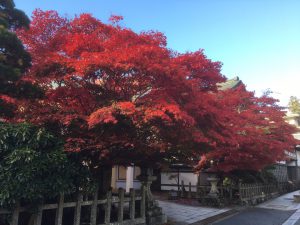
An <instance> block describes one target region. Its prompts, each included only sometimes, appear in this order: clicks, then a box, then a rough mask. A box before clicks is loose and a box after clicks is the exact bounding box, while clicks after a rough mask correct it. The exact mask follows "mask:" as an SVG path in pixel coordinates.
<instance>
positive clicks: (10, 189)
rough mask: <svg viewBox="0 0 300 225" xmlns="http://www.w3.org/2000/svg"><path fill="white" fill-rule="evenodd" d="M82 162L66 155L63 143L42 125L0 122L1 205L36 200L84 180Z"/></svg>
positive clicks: (66, 191) (67, 190)
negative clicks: (74, 160)
mask: <svg viewBox="0 0 300 225" xmlns="http://www.w3.org/2000/svg"><path fill="white" fill-rule="evenodd" d="M88 177H89V174H88V172H87V170H86V169H85V168H84V166H83V165H82V164H80V163H75V162H73V161H71V160H70V159H68V158H67V155H66V154H65V153H64V152H63V143H62V142H61V141H60V140H59V139H58V138H56V137H54V136H53V135H51V134H50V133H49V132H47V131H46V130H45V129H43V128H39V127H35V126H32V125H29V124H8V123H0V187H1V188H0V206H11V205H13V204H15V202H16V201H20V200H21V201H25V202H29V203H32V202H38V201H40V200H42V199H44V198H52V197H55V196H57V195H58V194H59V193H61V192H65V193H71V192H74V191H76V187H79V186H82V184H87V183H88V182H87V179H88Z"/></svg>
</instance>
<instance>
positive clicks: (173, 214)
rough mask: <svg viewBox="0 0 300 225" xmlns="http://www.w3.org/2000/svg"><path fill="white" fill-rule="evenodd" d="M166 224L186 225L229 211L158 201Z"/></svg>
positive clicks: (226, 209) (227, 209)
mask: <svg viewBox="0 0 300 225" xmlns="http://www.w3.org/2000/svg"><path fill="white" fill-rule="evenodd" d="M158 203H159V206H160V207H162V209H163V212H164V213H165V214H166V215H167V217H168V222H169V223H170V224H172V225H173V224H174V225H187V224H192V223H195V222H198V221H200V220H204V219H207V218H209V217H212V216H216V215H218V214H221V213H224V212H227V211H229V210H230V209H229V208H223V209H217V208H208V207H200V206H188V205H181V204H177V203H173V202H169V201H158Z"/></svg>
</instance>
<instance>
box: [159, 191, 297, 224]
mask: <svg viewBox="0 0 300 225" xmlns="http://www.w3.org/2000/svg"><path fill="white" fill-rule="evenodd" d="M294 194H300V192H299V191H295V192H291V193H288V194H285V195H282V196H279V197H277V198H275V199H272V200H269V201H267V202H264V203H262V204H260V205H257V206H256V207H255V208H257V209H259V208H262V209H273V210H280V211H289V212H291V211H294V212H292V214H289V215H288V214H287V217H286V218H284V219H283V222H282V225H300V203H296V202H294V201H293V195H294ZM158 203H159V205H160V206H161V207H162V209H163V212H164V213H165V214H166V215H167V217H168V222H169V224H172V225H188V224H193V223H196V222H199V221H201V220H205V219H208V218H210V217H213V216H216V215H219V214H223V213H225V212H228V211H229V210H231V209H230V208H223V209H219V208H209V207H202V206H189V205H183V204H178V203H173V202H170V201H162V200H160V201H158ZM287 213H288V212H287ZM283 214H284V213H283Z"/></svg>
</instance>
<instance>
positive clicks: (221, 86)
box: [217, 77, 242, 91]
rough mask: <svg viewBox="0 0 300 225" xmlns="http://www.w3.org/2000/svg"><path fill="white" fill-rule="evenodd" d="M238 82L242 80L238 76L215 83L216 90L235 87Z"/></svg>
mask: <svg viewBox="0 0 300 225" xmlns="http://www.w3.org/2000/svg"><path fill="white" fill-rule="evenodd" d="M240 84H242V81H241V80H240V78H239V77H234V78H232V79H229V80H227V81H225V82H223V83H217V86H218V90H220V91H224V90H228V89H234V88H237V87H238V86H239V85H240Z"/></svg>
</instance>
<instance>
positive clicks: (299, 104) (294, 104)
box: [289, 96, 300, 113]
mask: <svg viewBox="0 0 300 225" xmlns="http://www.w3.org/2000/svg"><path fill="white" fill-rule="evenodd" d="M289 110H290V111H291V112H292V113H300V100H299V99H298V98H297V97H295V96H291V97H290V101H289Z"/></svg>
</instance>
